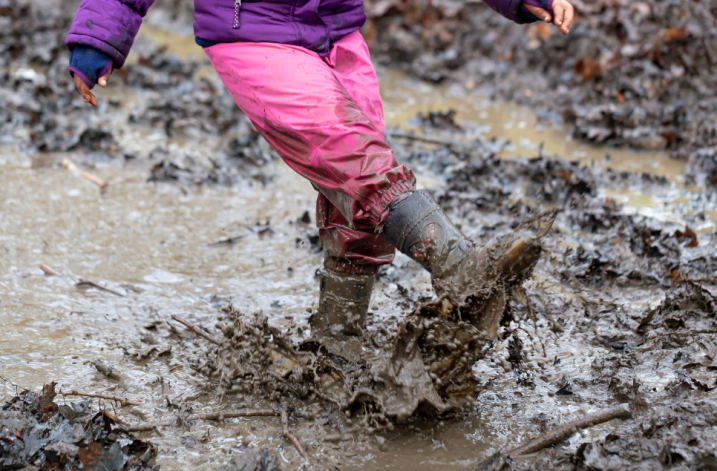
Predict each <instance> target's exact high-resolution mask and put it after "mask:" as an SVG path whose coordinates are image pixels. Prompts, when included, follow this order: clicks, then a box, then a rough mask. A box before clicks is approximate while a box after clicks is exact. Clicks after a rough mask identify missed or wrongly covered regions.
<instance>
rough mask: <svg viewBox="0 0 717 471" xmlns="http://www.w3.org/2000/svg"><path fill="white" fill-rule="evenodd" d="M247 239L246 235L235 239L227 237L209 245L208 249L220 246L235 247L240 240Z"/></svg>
mask: <svg viewBox="0 0 717 471" xmlns="http://www.w3.org/2000/svg"><path fill="white" fill-rule="evenodd" d="M244 237H246V236H245V235H238V236H234V237H227V238H225V239H219V240H218V241H216V242H212V243H210V244H207V247H217V246H219V245H234V244H236V243H237V241H238V240H241V239H243V238H244Z"/></svg>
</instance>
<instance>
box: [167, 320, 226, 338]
mask: <svg viewBox="0 0 717 471" xmlns="http://www.w3.org/2000/svg"><path fill="white" fill-rule="evenodd" d="M172 319H174V320H175V321H177V322H179V323H180V324H184V325H185V326H186V327H187V328H188V329H189V330H191V331H193V332H194V333H195V334H197V335H199V336H201V337H204V338H205V339H207V340H209V341H210V342H212V343H213V344H216V345H221V344H222V343H221V342H220V341H219V340H217V339H215V338H214V337H212V336H211V335H209V334H208V333H206V332H205V331H203V330H202V329H200V328H199V327H196V326H195V325H194V324H192V323H191V322H189V321H188V320H186V319H182V318H181V317H178V316H175V315H174V314H172Z"/></svg>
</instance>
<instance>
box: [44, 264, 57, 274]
mask: <svg viewBox="0 0 717 471" xmlns="http://www.w3.org/2000/svg"><path fill="white" fill-rule="evenodd" d="M40 270H42V271H44V272H45V275H47V276H60V274H59V273H57V272H56V271H55V270H53V269H52V268H50V267H48V266H47V265H45V264H44V263H43V264H42V265H40Z"/></svg>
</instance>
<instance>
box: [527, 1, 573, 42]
mask: <svg viewBox="0 0 717 471" xmlns="http://www.w3.org/2000/svg"><path fill="white" fill-rule="evenodd" d="M523 6H524V7H525V8H526V9H527V10H528V11H530V12H531V13H532V14H533V15H535V16H536V17H537V18H540V19H541V20H543V21H545V22H546V23H551V22H552V23H554V24H555V26H557V27H558V29H559V30H560V32H561V33H563V35H566V34H568V33H569V32H570V28H571V27H572V26H573V19H574V18H575V8H573V6H572V5H571V4H570V2H568V1H567V0H553V5H552V8H553V12H554V13H555V18H551V17H550V13H549V12H548V11H546V10H545V9H543V8H540V7H536V6H533V5H528V4H527V3H523Z"/></svg>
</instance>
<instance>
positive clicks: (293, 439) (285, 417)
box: [281, 410, 311, 464]
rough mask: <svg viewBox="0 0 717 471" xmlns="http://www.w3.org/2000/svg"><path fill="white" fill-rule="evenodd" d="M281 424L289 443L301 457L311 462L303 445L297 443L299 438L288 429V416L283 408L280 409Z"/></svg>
mask: <svg viewBox="0 0 717 471" xmlns="http://www.w3.org/2000/svg"><path fill="white" fill-rule="evenodd" d="M281 426H282V427H283V429H284V436H285V437H286V438H288V439H289V440H290V441H291V443H293V444H294V446H295V447H296V449H297V450H298V451H299V454H300V455H301V457H302V458H304V459H305V460H306V462H307V463H309V464H311V460H310V459H309V455H308V454H306V451H305V450H304V447H303V446H301V443H299V439H298V438H296V435H294V434H293V433H291V431H289V416H288V415H287V413H286V411H285V410H283V411H281Z"/></svg>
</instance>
